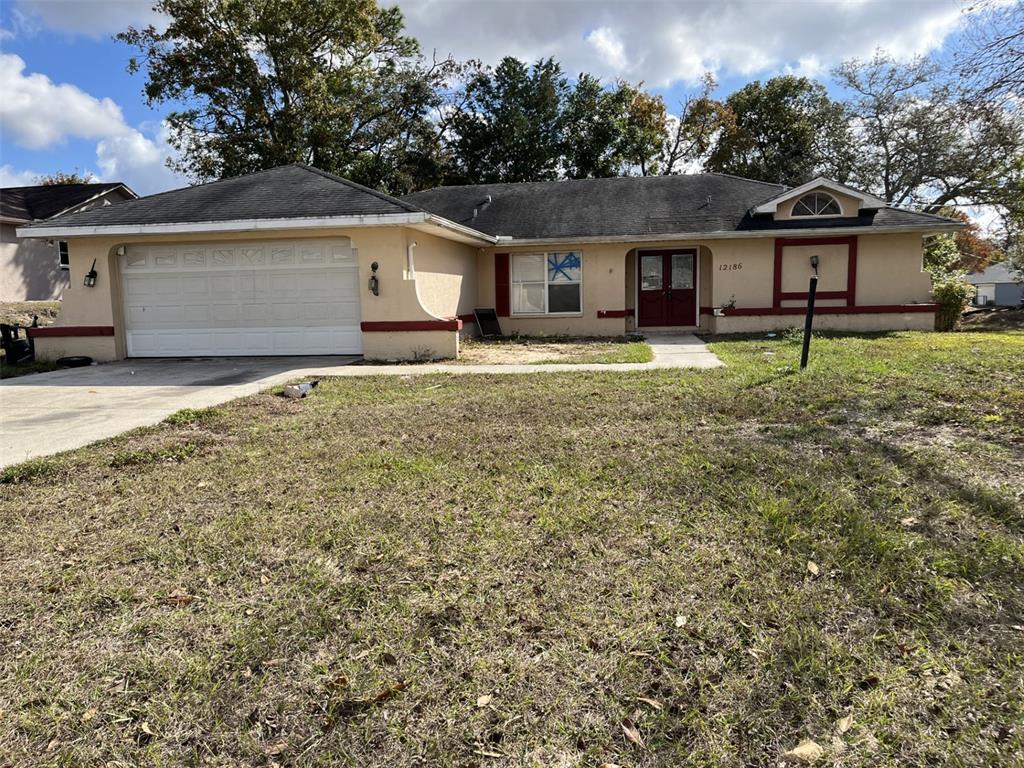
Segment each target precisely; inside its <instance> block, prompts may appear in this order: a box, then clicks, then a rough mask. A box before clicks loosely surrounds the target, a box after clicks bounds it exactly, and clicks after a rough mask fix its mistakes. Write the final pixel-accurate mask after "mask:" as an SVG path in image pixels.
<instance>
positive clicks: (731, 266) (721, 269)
mask: <svg viewBox="0 0 1024 768" xmlns="http://www.w3.org/2000/svg"><path fill="white" fill-rule="evenodd" d="M733 269H743V262H742V261H737V262H736V263H735V264H719V265H718V271H719V272H728V271H730V270H733Z"/></svg>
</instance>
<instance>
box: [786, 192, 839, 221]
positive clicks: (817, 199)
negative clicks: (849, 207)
mask: <svg viewBox="0 0 1024 768" xmlns="http://www.w3.org/2000/svg"><path fill="white" fill-rule="evenodd" d="M841 213H842V210H841V209H840V208H839V203H837V202H836V199H835V198H834V197H832V195H827V194H825V193H824V192H811V193H810V194H807V195H804V196H803V197H801V198H800V199H799V200H797V201H796V203H795V204H794V205H793V215H794V216H839V215H840V214H841Z"/></svg>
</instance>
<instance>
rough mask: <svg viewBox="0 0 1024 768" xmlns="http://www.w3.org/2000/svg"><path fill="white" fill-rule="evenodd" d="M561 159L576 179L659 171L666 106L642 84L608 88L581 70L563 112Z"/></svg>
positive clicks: (569, 173)
mask: <svg viewBox="0 0 1024 768" xmlns="http://www.w3.org/2000/svg"><path fill="white" fill-rule="evenodd" d="M562 124H563V144H562V153H563V158H562V163H563V167H564V172H565V175H566V176H568V177H569V178H572V179H585V178H599V177H605V176H619V175H622V174H626V173H630V172H637V173H640V174H647V173H650V172H652V171H656V169H657V167H658V165H657V162H658V155H659V152H660V151H661V145H662V142H663V137H664V133H665V125H666V115H665V104H664V102H663V101H662V100H661V98H660V97H657V96H651V95H650V94H648V93H646V92H645V91H644V90H643V89H642V87H641V86H639V85H636V86H634V85H631V84H629V83H627V82H624V81H619V82H617V83H616V84H615V86H614V87H612V88H605V87H604V86H603V85H601V82H600V80H598V79H597V78H596V77H594V76H593V75H589V74H586V73H584V74H582V75H580V77H579V79H578V80H577V81H576V84H575V86H574V87H573V89H572V91H571V92H570V93H569V94H568V95H567V96H566V100H565V106H564V109H563V113H562Z"/></svg>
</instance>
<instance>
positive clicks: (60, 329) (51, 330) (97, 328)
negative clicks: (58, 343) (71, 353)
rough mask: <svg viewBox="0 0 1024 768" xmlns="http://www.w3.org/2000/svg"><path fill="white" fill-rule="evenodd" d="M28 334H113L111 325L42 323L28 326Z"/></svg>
mask: <svg viewBox="0 0 1024 768" xmlns="http://www.w3.org/2000/svg"><path fill="white" fill-rule="evenodd" d="M27 333H28V335H29V336H30V337H31V338H33V339H46V338H71V337H75V336H79V337H86V336H113V335H114V326H112V325H44V326H42V327H40V328H29V329H28V330H27Z"/></svg>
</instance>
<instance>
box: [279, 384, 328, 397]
mask: <svg viewBox="0 0 1024 768" xmlns="http://www.w3.org/2000/svg"><path fill="white" fill-rule="evenodd" d="M319 384H320V382H319V381H304V382H302V383H301V384H286V385H285V387H284V389H283V390H282V391H281V394H282V395H284V396H285V397H290V398H293V399H295V400H298V399H300V398H303V397H305V396H306V395H308V394H309V393H310V392H312V391H313V390H314V389H316V388H317V385H319Z"/></svg>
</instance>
